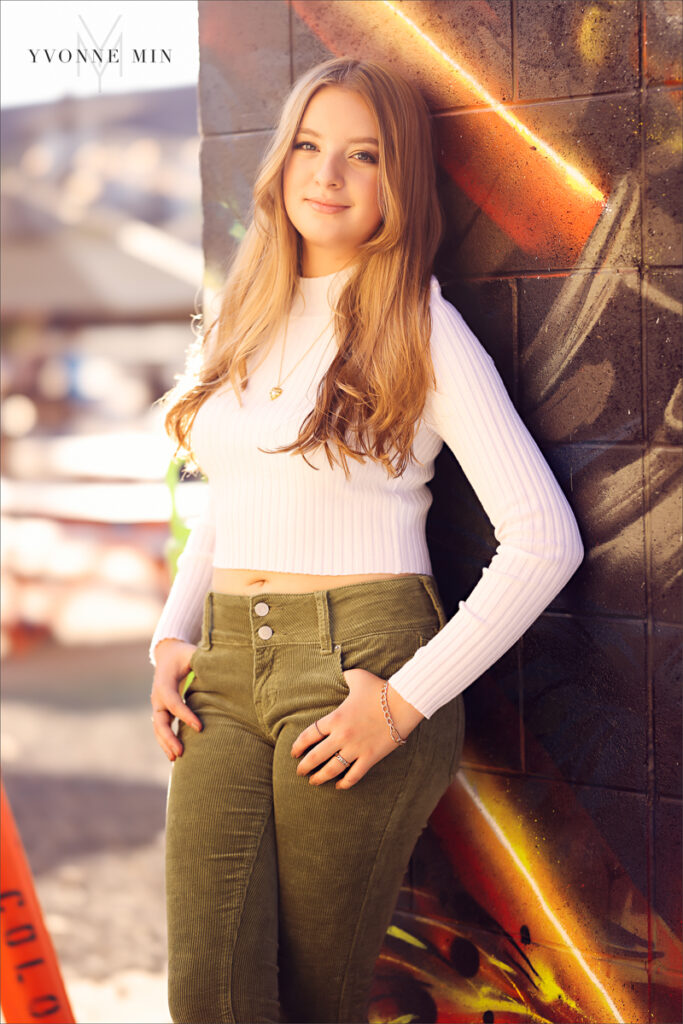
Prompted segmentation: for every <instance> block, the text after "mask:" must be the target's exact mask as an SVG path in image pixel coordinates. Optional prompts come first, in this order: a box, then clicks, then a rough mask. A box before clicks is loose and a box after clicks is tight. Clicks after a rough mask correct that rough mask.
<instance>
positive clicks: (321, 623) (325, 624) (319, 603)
mask: <svg viewBox="0 0 683 1024" xmlns="http://www.w3.org/2000/svg"><path fill="white" fill-rule="evenodd" d="M315 607H316V611H317V612H318V636H319V637H320V650H321V651H322V652H323V654H330V653H331V652H332V637H331V635H330V609H329V605H328V603H327V591H326V590H316V592H315Z"/></svg>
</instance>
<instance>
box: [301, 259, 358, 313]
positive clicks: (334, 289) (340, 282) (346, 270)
mask: <svg viewBox="0 0 683 1024" xmlns="http://www.w3.org/2000/svg"><path fill="white" fill-rule="evenodd" d="M351 270H352V268H351V267H343V268H342V269H341V270H335V271H334V272H333V273H331V274H325V275H324V276H323V277H298V278H297V284H298V286H299V291H298V293H297V295H295V297H294V301H293V303H292V310H291V315H292V316H325V315H327V314H329V312H330V310H331V308H332V306H333V304H334V302H335V301H336V299H337V298H338V297H339V293H340V291H341V290H342V288H343V287H344V284H345V283H346V281H347V279H348V277H349V275H350V274H351Z"/></svg>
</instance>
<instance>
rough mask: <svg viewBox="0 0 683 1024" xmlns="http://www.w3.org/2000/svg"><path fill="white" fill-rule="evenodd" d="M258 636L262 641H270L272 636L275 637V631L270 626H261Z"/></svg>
mask: <svg viewBox="0 0 683 1024" xmlns="http://www.w3.org/2000/svg"><path fill="white" fill-rule="evenodd" d="M258 635H259V636H260V637H261V639H262V640H270V638H271V636H272V635H273V631H272V629H271V628H270V626H259V628H258Z"/></svg>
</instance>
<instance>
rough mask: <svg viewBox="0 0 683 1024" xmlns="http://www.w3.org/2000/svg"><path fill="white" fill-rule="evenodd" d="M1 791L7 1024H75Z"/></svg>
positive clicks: (1, 966)
mask: <svg viewBox="0 0 683 1024" xmlns="http://www.w3.org/2000/svg"><path fill="white" fill-rule="evenodd" d="M0 789H1V790H2V804H1V810H2V840H1V845H2V849H1V854H2V859H1V860H0V978H1V982H0V1002H1V1003H2V1012H3V1014H4V1016H5V1020H6V1021H7V1024H29V1022H31V1021H50V1022H52V1024H74V1020H75V1018H74V1016H73V1013H72V1011H71V1006H70V1005H69V1000H68V997H67V994H66V989H65V988H64V982H63V981H62V976H61V974H60V971H59V965H58V963H57V956H56V954H55V951H54V947H53V945H52V940H51V939H50V935H49V933H48V930H47V928H46V927H45V922H44V921H43V915H42V913H41V909H40V904H39V902H38V897H37V896H36V891H35V888H34V885H33V877H32V875H31V869H30V867H29V863H28V860H27V858H26V852H25V850H24V846H23V844H22V842H21V837H20V835H19V832H18V829H17V826H16V823H15V821H14V816H13V814H12V809H11V807H10V805H9V801H8V799H7V796H6V795H5V787H4V785H2V783H0Z"/></svg>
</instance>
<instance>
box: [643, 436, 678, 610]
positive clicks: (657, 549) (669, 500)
mask: <svg viewBox="0 0 683 1024" xmlns="http://www.w3.org/2000/svg"><path fill="white" fill-rule="evenodd" d="M646 458H647V460H648V461H647V469H648V472H649V476H650V524H651V534H650V536H651V547H652V551H651V561H652V604H653V614H654V617H655V619H656V620H657V621H658V622H681V612H682V611H683V587H682V585H681V584H682V580H681V520H682V518H683V509H682V508H681V470H682V469H683V457H682V456H681V449H680V448H652V449H650V450H649V451H648V452H647V453H646Z"/></svg>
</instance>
